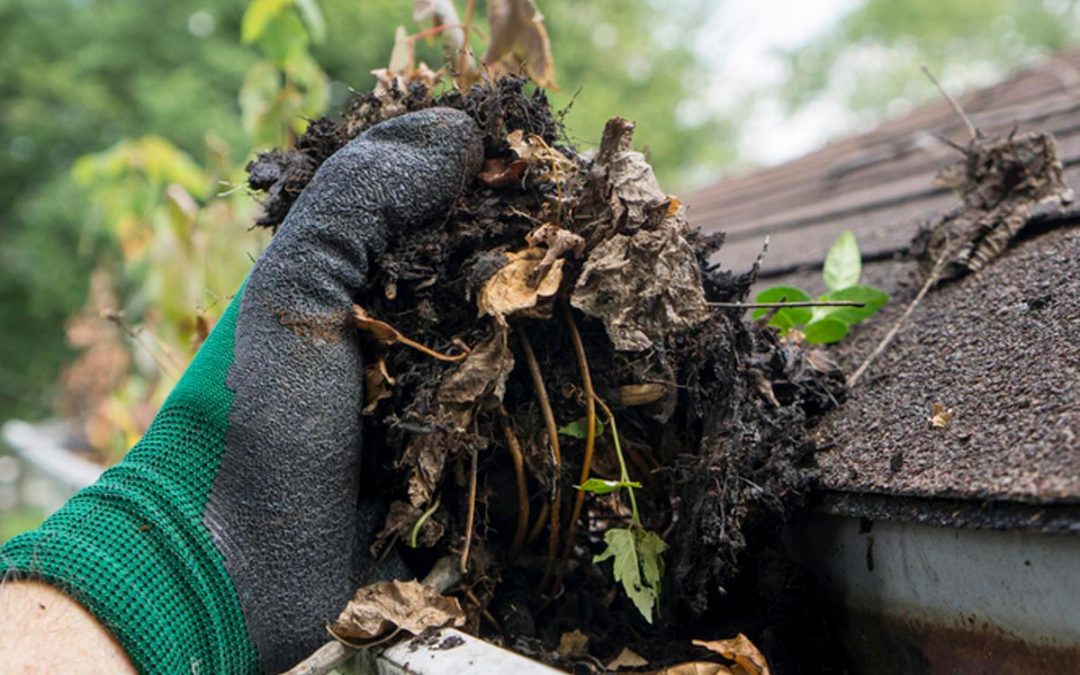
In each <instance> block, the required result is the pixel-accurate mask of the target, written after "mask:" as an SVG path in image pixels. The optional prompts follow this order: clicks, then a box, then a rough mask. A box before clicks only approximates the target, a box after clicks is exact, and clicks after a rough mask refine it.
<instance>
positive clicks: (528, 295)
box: [476, 248, 563, 325]
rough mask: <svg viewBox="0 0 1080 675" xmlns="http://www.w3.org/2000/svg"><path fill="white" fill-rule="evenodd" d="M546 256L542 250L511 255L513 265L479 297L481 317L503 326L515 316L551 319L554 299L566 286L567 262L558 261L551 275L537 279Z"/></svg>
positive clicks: (493, 277)
mask: <svg viewBox="0 0 1080 675" xmlns="http://www.w3.org/2000/svg"><path fill="white" fill-rule="evenodd" d="M546 255H547V252H546V251H545V250H544V249H541V248H527V249H524V250H521V251H518V252H516V253H507V254H506V258H507V260H508V261H509V262H507V263H506V265H504V266H503V267H502V269H500V270H499V271H498V272H496V273H495V275H494V276H492V277H491V278H490V279H488V280H487V282H486V283H485V284H484V285H483V287H481V289H480V292H479V293H478V294H477V299H476V304H477V305H478V306H479V308H480V316H487V315H491V316H493V317H495V319H496V321H498V322H499V323H500V324H502V325H506V320H507V318H509V317H511V316H522V317H530V318H537V319H546V318H549V317H550V316H551V301H552V298H554V297H555V294H556V293H558V291H559V285H560V284H562V278H563V260H562V259H558V260H555V261H554V262H553V263H552V264H551V267H550V268H549V269H548V271H547V273H546V274H544V276H543V277H542V278H538V279H537V278H536V277H537V271H538V270H539V269H540V265H541V263H542V262H543V260H544V258H545V256H546Z"/></svg>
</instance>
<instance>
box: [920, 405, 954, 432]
mask: <svg viewBox="0 0 1080 675" xmlns="http://www.w3.org/2000/svg"><path fill="white" fill-rule="evenodd" d="M952 418H953V411H952V410H949V409H947V408H946V407H945V404H943V403H938V402H935V403H934V407H933V409H932V410H931V412H930V417H927V418H926V421H927V422H929V423H930V426H931V427H933V428H934V429H944V428H945V427H947V426H949V423H950V422H952Z"/></svg>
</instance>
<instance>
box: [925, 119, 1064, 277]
mask: <svg viewBox="0 0 1080 675" xmlns="http://www.w3.org/2000/svg"><path fill="white" fill-rule="evenodd" d="M961 150H962V151H963V157H962V158H961V159H960V160H959V161H958V162H956V163H955V164H953V165H951V166H948V167H946V168H945V169H943V170H942V171H941V172H939V173H938V176H937V178H936V182H937V184H938V185H942V186H945V187H949V188H951V189H952V190H953V192H954V193H955V194H956V196H957V197H959V198H960V200H961V205H960V206H959V207H958V208H956V209H953V210H952V211H950V212H948V213H946V214H945V215H943V216H941V217H940V218H939V219H937V220H936V221H935V222H934V223H932V224H931V225H930V227H929V229H928V230H926V231H925V232H924V233H922V234H921V235H920V237H919V238H918V239H917V240H916V242H915V247H914V248H915V250H921V251H922V255H921V256H920V257H921V263H922V269H923V274H924V275H927V276H929V274H930V273H931V270H932V269H933V267H934V266H935V265H936V263H937V261H938V259H939V258H941V257H942V256H945V257H947V258H948V259H947V260H946V267H945V269H944V271H943V272H942V274H941V277H942V278H945V279H948V278H954V277H958V276H961V275H963V274H966V273H968V272H977V271H979V270H980V269H982V268H983V267H985V266H986V265H987V263H989V262H990V261H991V260H993V259H994V258H996V257H998V256H999V255H1001V253H1002V251H1004V250H1005V248H1006V247H1007V246H1008V245H1009V242H1011V241H1012V240H1013V238H1014V237H1015V236H1016V235H1017V234H1018V233H1019V232H1020V230H1022V229H1023V228H1024V227H1025V226H1026V225H1027V224H1028V222H1029V221H1030V220H1031V217H1032V215H1033V213H1034V211H1035V208H1036V207H1037V206H1039V205H1042V204H1054V205H1062V204H1069V203H1071V202H1072V201H1073V197H1074V195H1073V191H1072V190H1071V189H1070V188H1069V186H1068V183H1067V182H1066V180H1065V169H1064V166H1063V165H1062V163H1061V159H1060V156H1059V153H1058V144H1057V141H1056V140H1055V139H1054V136H1053V134H1050V133H1046V132H1028V133H1024V134H1010V135H1009V136H1008V137H1007V138H1000V137H992V138H987V137H983V136H980V137H978V138H975V139H973V140H972V141H971V142H970V143H968V144H967V145H966V146H964V147H963V148H962V149H961Z"/></svg>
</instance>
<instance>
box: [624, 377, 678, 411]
mask: <svg viewBox="0 0 1080 675" xmlns="http://www.w3.org/2000/svg"><path fill="white" fill-rule="evenodd" d="M667 391H668V388H667V386H666V385H663V384H660V383H659V382H647V383H645V384H624V385H623V386H621V387H619V405H621V406H623V407H625V408H632V407H634V406H639V405H648V404H650V403H656V402H657V401H659V400H660V399H662V398H664V395H665V394H667Z"/></svg>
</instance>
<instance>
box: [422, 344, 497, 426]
mask: <svg viewBox="0 0 1080 675" xmlns="http://www.w3.org/2000/svg"><path fill="white" fill-rule="evenodd" d="M506 338H507V334H506V331H505V330H496V331H495V335H493V336H492V337H491V338H490V339H489V340H486V341H484V342H481V343H480V344H479V345H477V346H476V348H475V349H473V350H472V351H471V352H469V356H468V358H466V359H465V360H464V361H463V362H462V363H461V365H460V366H458V368H457V370H455V371H454V372H452V373H450V375H449V376H448V377H447V378H446V379H445V380H443V383H442V384H441V385H439V391H438V393H437V394H436V397H435V399H436V401H437V402H438V403H439V404H441V405H442V406H444V407H449V408H455V407H465V408H467V409H469V410H471V409H472V408H473V407H474V406H476V405H479V404H482V403H486V401H485V399H486V398H488V397H494V398H496V399H498V400H500V401H501V400H502V397H503V393H504V392H505V391H506V378H507V377H509V376H510V371H511V370H513V369H514V353H513V352H511V351H510V346H509V345H508V344H507V339H506ZM459 422H460V420H459ZM465 424H467V422H464V423H460V426H464V425H465Z"/></svg>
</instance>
